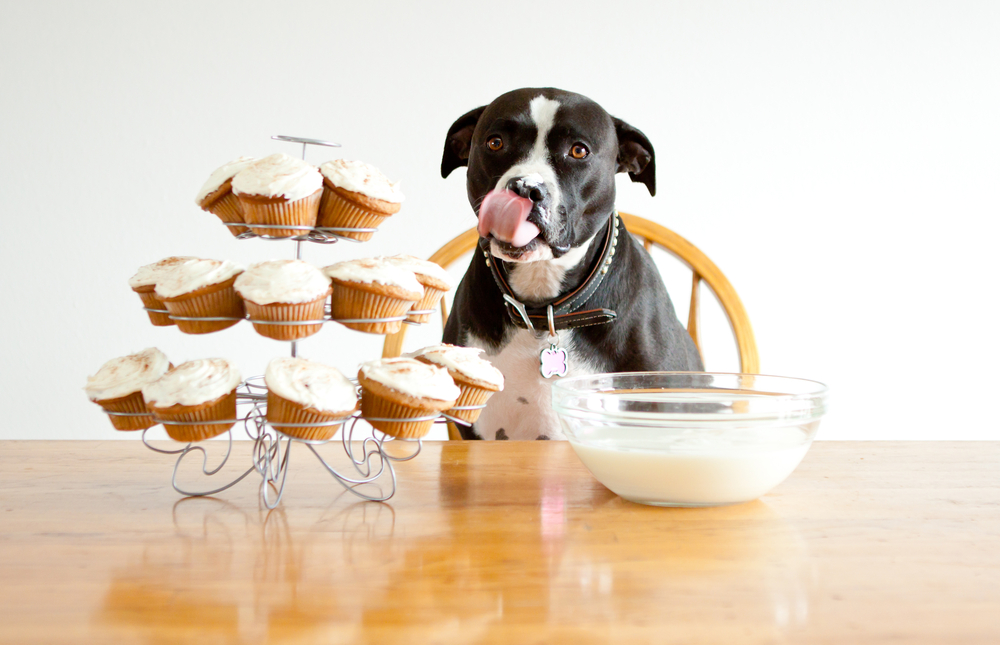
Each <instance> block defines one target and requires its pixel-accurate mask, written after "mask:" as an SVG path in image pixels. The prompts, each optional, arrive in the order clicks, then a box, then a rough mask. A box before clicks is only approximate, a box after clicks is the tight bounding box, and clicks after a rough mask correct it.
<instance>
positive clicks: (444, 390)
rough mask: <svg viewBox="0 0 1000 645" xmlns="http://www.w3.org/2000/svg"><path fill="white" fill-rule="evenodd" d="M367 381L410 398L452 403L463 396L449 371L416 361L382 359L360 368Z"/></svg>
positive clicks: (410, 359) (411, 359) (363, 364)
mask: <svg viewBox="0 0 1000 645" xmlns="http://www.w3.org/2000/svg"><path fill="white" fill-rule="evenodd" d="M361 373H362V374H364V376H365V378H369V379H371V380H373V381H378V382H379V383H381V384H382V385H385V386H386V387H389V388H392V389H393V390H396V391H397V392H402V393H403V394H409V395H410V396H416V397H422V398H425V399H436V400H439V401H452V400H455V399H457V398H458V395H459V394H461V390H459V388H458V386H457V385H455V381H453V380H452V378H451V375H450V374H448V370H446V369H445V368H443V367H436V366H434V365H428V364H427V363H421V362H420V361H418V360H416V359H413V358H402V357H401V358H381V359H379V360H375V361H368V362H367V363H362V364H361Z"/></svg>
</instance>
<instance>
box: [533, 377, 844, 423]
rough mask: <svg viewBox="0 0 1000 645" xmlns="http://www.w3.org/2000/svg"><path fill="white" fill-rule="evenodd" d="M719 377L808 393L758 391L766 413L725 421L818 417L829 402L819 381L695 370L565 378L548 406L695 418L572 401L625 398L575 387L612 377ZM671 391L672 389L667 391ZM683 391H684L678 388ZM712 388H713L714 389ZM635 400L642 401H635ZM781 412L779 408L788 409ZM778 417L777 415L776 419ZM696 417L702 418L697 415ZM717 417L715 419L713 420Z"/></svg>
mask: <svg viewBox="0 0 1000 645" xmlns="http://www.w3.org/2000/svg"><path fill="white" fill-rule="evenodd" d="M667 375H670V376H675V375H676V376H684V375H692V376H722V377H737V378H739V377H754V378H761V379H767V380H768V381H770V382H772V383H780V382H794V383H798V384H799V385H800V386H801V385H806V386H807V388H808V389H807V391H805V392H796V393H782V392H780V389H781V388H780V387H779V388H776V389H777V390H778V391H774V390H772V389H769V388H762V389H761V390H760V391H759V392H760V393H761V394H767V395H769V396H768V397H767V401H768V403H769V405H768V406H767V407H768V408H769V410H768V411H764V410H758V411H755V412H746V413H736V414H728V415H725V416H726V417H728V418H733V417H738V418H742V419H746V420H751V419H759V420H764V419H776V418H790V417H793V418H806V417H808V418H819V417H822V416H825V415H826V413H827V412H828V401H827V395H828V393H829V387H828V386H827V385H826V384H825V383H821V382H820V381H815V380H812V379H804V378H799V377H794V376H778V375H771V374H746V373H741V372H697V371H666V370H661V371H650V372H607V373H602V374H585V375H580V376H571V377H568V378H562V379H559V380H558V381H554V382H553V383H552V399H551V405H552V407H553V409H554V410H555V412H556V413H558V414H561V415H569V416H578V415H582V416H584V417H596V416H600V417H604V418H630V419H640V418H645V417H649V418H654V417H659V418H663V419H664V420H666V419H678V420H679V419H682V418H688V419H692V420H693V419H694V418H695V416H696V415H692V414H688V413H655V412H639V411H629V412H625V411H613V410H603V411H596V410H593V409H588V408H584V407H582V406H579V405H574V404H573V400H579V398H580V397H584V396H601V395H605V394H611V393H615V392H617V393H620V394H619V396H617V397H616V398H617V399H618V400H622V399H625V400H627V399H628V397H627V396H624V397H623V396H621V394H627V393H628V392H629V391H630V390H627V389H605V390H600V389H595V388H579V387H574V386H575V385H578V384H580V383H582V382H587V381H596V380H598V379H608V378H614V377H626V378H640V377H650V376H652V377H657V376H667ZM670 389H673V388H670ZM677 389H678V390H682V389H684V388H677ZM691 389H695V388H691ZM713 389H714V388H713ZM718 389H719V390H723V391H729V392H733V391H747V392H750V393H752V392H753V390H740V389H738V388H718ZM634 400H636V401H641V400H642V399H641V398H636V399H634ZM659 400H660V401H663V402H669V403H686V402H689V401H690V400H691V399H690V398H687V397H684V396H680V397H677V398H676V399H674V400H671V399H670V397H669V396H668V397H666V398H660V399H659ZM789 404H792V405H791V407H785V408H784V409H781V407H782V406H789ZM775 415H777V416H775ZM697 416H698V417H700V416H702V415H697ZM711 417H712V415H706V417H705V418H706V420H707V419H708V418H711ZM716 418H718V417H716Z"/></svg>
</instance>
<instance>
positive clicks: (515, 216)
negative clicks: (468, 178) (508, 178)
mask: <svg viewBox="0 0 1000 645" xmlns="http://www.w3.org/2000/svg"><path fill="white" fill-rule="evenodd" d="M531 207H532V203H531V200H530V199H526V198H524V197H521V196H519V195H518V194H517V193H515V192H513V191H510V190H491V191H490V192H488V193H487V194H486V198H485V199H483V205H482V206H480V207H479V235H480V237H486V236H487V235H489V234H490V233H492V234H493V237H495V238H497V239H498V240H501V241H503V242H507V243H508V244H510V245H511V246H516V247H522V246H524V245H525V244H527V243H528V242H530V241H531V240H533V239H535V238H536V237H538V234H539V232H540V231H539V230H538V227H537V226H535V225H534V224H532V223H531V222H529V221H528V213H530V212H531Z"/></svg>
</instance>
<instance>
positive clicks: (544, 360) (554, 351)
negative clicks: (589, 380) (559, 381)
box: [538, 344, 569, 378]
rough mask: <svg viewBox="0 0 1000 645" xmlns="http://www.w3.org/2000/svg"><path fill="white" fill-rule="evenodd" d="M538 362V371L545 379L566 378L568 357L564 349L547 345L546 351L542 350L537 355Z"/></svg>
mask: <svg viewBox="0 0 1000 645" xmlns="http://www.w3.org/2000/svg"><path fill="white" fill-rule="evenodd" d="M538 360H539V362H540V365H539V366H538V371H539V372H541V373H542V376H543V377H545V378H552V377H553V376H566V372H568V371H569V355H568V354H567V353H566V350H565V349H563V348H562V347H556V345H555V344H552V345H549V348H548V349H543V350H542V353H541V354H539V355H538Z"/></svg>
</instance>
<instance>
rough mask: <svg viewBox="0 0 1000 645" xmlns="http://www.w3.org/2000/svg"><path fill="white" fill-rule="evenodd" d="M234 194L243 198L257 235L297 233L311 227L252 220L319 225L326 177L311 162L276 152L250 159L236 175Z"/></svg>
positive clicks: (247, 220)
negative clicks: (255, 159)
mask: <svg viewBox="0 0 1000 645" xmlns="http://www.w3.org/2000/svg"><path fill="white" fill-rule="evenodd" d="M233 194H234V195H236V196H237V197H238V198H239V200H240V206H241V207H242V208H243V217H244V220H245V221H246V223H247V224H250V225H251V226H250V228H251V229H253V232H254V233H256V234H257V235H267V236H270V237H294V236H296V235H307V234H308V233H309V231H308V230H304V229H294V228H258V227H254V226H252V225H253V224H268V225H274V224H284V225H286V226H305V227H308V228H310V229H311V228H312V227H314V226H316V214H317V212H318V211H319V200H320V198H321V197H322V196H323V177H322V175H320V174H319V171H318V170H316V168H314V167H313V166H311V165H310V164H307V163H306V162H304V161H302V160H301V159H295V158H294V157H289V156H288V155H286V154H282V153H278V154H273V155H271V156H269V157H264V158H263V159H258V160H257V161H255V162H253V163H251V164H250V165H248V166H247V167H246V168H244V169H243V170H241V171H240V172H238V173H236V176H235V177H233Z"/></svg>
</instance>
